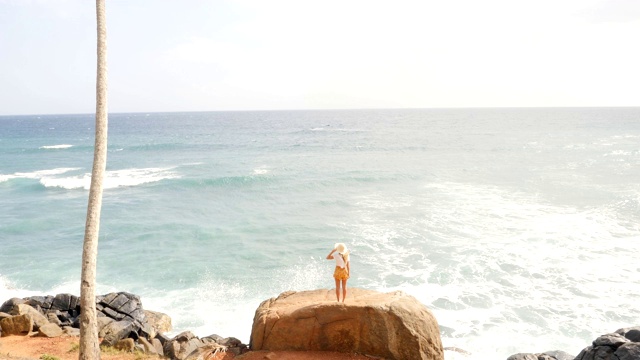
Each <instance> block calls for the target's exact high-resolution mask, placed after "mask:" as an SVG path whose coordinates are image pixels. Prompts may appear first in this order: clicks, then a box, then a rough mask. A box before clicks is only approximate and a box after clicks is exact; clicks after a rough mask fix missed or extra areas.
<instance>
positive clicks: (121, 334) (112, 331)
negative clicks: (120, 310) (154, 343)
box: [101, 320, 137, 346]
mask: <svg viewBox="0 0 640 360" xmlns="http://www.w3.org/2000/svg"><path fill="white" fill-rule="evenodd" d="M102 332H103V333H104V338H103V340H102V343H101V344H105V345H108V346H114V345H115V344H116V343H117V342H118V341H120V340H122V339H126V338H130V337H131V334H132V333H135V332H136V326H135V324H134V323H133V322H132V321H124V320H123V321H114V322H111V323H109V324H107V325H106V326H105V327H104V328H103V329H102ZM136 338H137V334H136Z"/></svg>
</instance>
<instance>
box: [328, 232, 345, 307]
mask: <svg viewBox="0 0 640 360" xmlns="http://www.w3.org/2000/svg"><path fill="white" fill-rule="evenodd" d="M334 253H335V254H334ZM333 259H335V260H336V269H335V271H334V272H333V278H334V279H336V298H337V300H338V302H340V284H341V283H342V302H344V299H345V298H346V297H347V279H349V273H350V268H349V264H350V261H349V250H347V246H346V245H345V244H343V243H337V244H335V246H334V247H333V250H331V252H330V253H329V255H327V260H333Z"/></svg>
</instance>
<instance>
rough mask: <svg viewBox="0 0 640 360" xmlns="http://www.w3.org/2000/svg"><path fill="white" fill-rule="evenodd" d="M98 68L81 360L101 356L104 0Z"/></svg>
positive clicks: (99, 10)
mask: <svg viewBox="0 0 640 360" xmlns="http://www.w3.org/2000/svg"><path fill="white" fill-rule="evenodd" d="M96 18H97V23H98V67H97V76H96V139H95V147H94V150H93V169H92V171H91V188H90V189H89V204H88V206H87V222H86V225H85V230H84V245H83V248H82V275H81V282H80V307H81V315H80V316H81V317H80V355H79V358H80V360H96V359H100V344H99V341H98V322H97V313H96V290H95V287H96V260H97V257H98V234H99V232H100V212H101V210H102V180H103V178H104V172H105V169H106V165H107V128H108V118H107V24H106V14H105V0H96Z"/></svg>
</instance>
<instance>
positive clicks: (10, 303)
mask: <svg viewBox="0 0 640 360" xmlns="http://www.w3.org/2000/svg"><path fill="white" fill-rule="evenodd" d="M24 302H25V301H24V300H23V299H18V298H11V299H9V300H7V301H5V302H4V303H3V304H2V306H0V312H3V313H10V312H11V309H13V307H14V306H15V305H18V304H24Z"/></svg>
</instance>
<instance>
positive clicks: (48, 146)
mask: <svg viewBox="0 0 640 360" xmlns="http://www.w3.org/2000/svg"><path fill="white" fill-rule="evenodd" d="M70 147H73V145H68V144H62V145H45V146H40V148H39V149H68V148H70Z"/></svg>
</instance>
